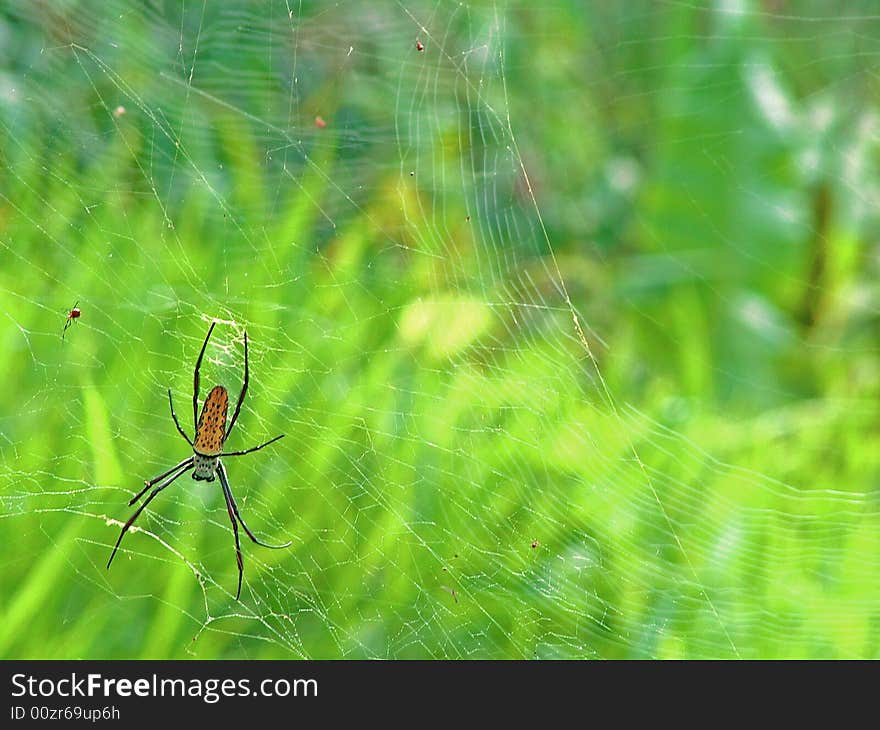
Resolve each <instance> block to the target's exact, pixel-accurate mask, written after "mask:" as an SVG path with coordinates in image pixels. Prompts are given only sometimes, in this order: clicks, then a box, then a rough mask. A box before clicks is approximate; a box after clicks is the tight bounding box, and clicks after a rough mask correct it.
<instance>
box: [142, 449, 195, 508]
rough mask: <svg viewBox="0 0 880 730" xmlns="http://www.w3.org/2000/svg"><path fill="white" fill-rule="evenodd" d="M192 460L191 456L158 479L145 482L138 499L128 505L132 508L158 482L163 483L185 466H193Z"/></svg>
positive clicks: (154, 478)
mask: <svg viewBox="0 0 880 730" xmlns="http://www.w3.org/2000/svg"><path fill="white" fill-rule="evenodd" d="M192 459H193V458H192V457H191V456H189V457H187V458H186V459H184V460H183V461H181V462H180V463H179V464H177V465H175V466H172V467H171V468H170V469H169V470H168V471H166V472H163V473H162V474H160V475H159V476H157V477H153V478H152V479H148V480H146V481H145V482H144V488H143V489H142V490H141V491H140V492H138V493H137V496H136V497H134V498H132V500H131V502H129V503H128V506H129V507H131V505H133V504H134V503H135V502H137V501H138V500H139V499H140V498H141V497H143V496H144V493H145V492H146V491H147V490H148V489H149V488H150V487H152V486H153V485H154V484H155V483H156V482H160V481H162V480H163V479H164V478H165V477H167V476H168V475H169V474H171V473H173V472H175V471H177V470H178V469H182V468H183V467H185V466H190V465H191V464H192Z"/></svg>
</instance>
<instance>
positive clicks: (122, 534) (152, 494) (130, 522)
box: [107, 469, 189, 568]
mask: <svg viewBox="0 0 880 730" xmlns="http://www.w3.org/2000/svg"><path fill="white" fill-rule="evenodd" d="M188 471H189V469H183V470H182V471H179V472H177V473H176V474H172V475H171V476H170V477H168V479H166V480H165V481H164V482H162V483H161V484H160V485H159V486H157V487H156V488H155V489H154V490H153V491H152V492H150V496H149V497H147V498H146V499H145V500H144V503H143V504H142V505H141V506H140V507H138V508H137V509H136V510H135V513H134V514H133V515H132V516H131V517H129V518H128V522H126V523H125V525H124V526H123V528H122V532H120V533H119V539H118V540H117V541H116V545H115V546H114V547H113V552H112V553H110V560H108V561H107V567H108V568H109V567H110V563H112V562H113V558H114V557H116V551H117V550H119V545H120V543H121V542H122V538H123V537H125V533H126V532H128V528H129V527H131V526H132V525H133V524H134V521H135V520H136V519H137V518H138V517H139V516H140V514H141V512H143V511H144V508H145V507H146V506H147V505H148V504H149V503H150V502H152V501H153V497H155V496H156V495H157V494H159V492H161V491H162V490H163V489H165V487H167V486H168V485H170V484H171V483H172V482H173V481H174V480H175V479H177V477H179V476H180V475H181V474H186V472H188Z"/></svg>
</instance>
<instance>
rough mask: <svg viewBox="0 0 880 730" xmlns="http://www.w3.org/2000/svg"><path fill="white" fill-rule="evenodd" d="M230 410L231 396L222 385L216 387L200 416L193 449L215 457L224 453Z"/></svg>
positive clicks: (206, 399)
mask: <svg viewBox="0 0 880 730" xmlns="http://www.w3.org/2000/svg"><path fill="white" fill-rule="evenodd" d="M228 409H229V395H228V393H227V392H226V388H224V387H223V386H222V385H215V386H214V387H213V388H212V389H211V392H210V393H208V397H207V398H205V405H204V406H202V415H200V416H199V425H198V426H196V440H195V442H194V443H193V447H194V448H195V450H196V451H197V452H198V453H199V454H203V455H205V456H214V455H216V454H219V453H220V452H221V451H223V441H224V440H225V439H226V411H227V410H228Z"/></svg>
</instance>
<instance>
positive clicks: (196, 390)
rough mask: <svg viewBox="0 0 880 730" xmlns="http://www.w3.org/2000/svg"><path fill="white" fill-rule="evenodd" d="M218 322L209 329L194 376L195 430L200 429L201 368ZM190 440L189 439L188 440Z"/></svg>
mask: <svg viewBox="0 0 880 730" xmlns="http://www.w3.org/2000/svg"><path fill="white" fill-rule="evenodd" d="M215 324H217V323H216V322H211V327H210V328H209V329H208V336H207V337H205V341H204V343H203V344H202V351H201V352H200V353H199V359H198V360H196V371H195V373H194V374H193V428H196V429H197V428H198V427H199V368H201V367H202V358H203V357H204V356H205V348H206V347H207V346H208V340H210V339H211V333H212V332H213V331H214V325H215ZM187 440H189V439H187Z"/></svg>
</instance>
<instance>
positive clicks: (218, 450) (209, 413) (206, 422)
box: [107, 322, 292, 600]
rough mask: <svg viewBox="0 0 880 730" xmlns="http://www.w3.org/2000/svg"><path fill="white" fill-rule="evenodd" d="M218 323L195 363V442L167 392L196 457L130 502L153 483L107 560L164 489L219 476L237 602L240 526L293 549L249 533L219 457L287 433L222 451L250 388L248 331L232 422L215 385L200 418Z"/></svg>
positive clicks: (221, 391) (223, 394) (225, 396)
mask: <svg viewBox="0 0 880 730" xmlns="http://www.w3.org/2000/svg"><path fill="white" fill-rule="evenodd" d="M215 324H217V323H216V322H212V323H211V327H210V329H209V330H208V335H207V337H205V342H204V343H203V344H202V351H201V352H200V353H199V359H198V360H196V369H195V373H194V375H193V425H194V426H195V429H196V437H195V441H192V440H190V437H189V436H187V435H186V431H184V430H183V428H182V427H181V425H180V422H179V421H178V420H177V415H176V414H175V413H174V402H173V401H172V400H171V390H170V389H169V390H168V403H169V405H170V406H171V417H172V418H173V419H174V425H175V426H176V427H177V430H178V432H179V433H180V435H181V436H183V438H185V439H186V442H187V443H188V444H189V445H190V446H191V447H192V450H193V455H192V456H188V457H187V458H186V459H184V460H183V461H181V462H180V463H179V464H177V465H176V466H174V467H172V468H171V469H169V470H168V471H166V472H165V473H163V474H160V475H159V476H157V477H154V478H153V479H148V480H147V481H145V482H144V485H145V486H144V488H143V489H142V490H141V491H140V492H139V493H138V494H137V495H135V497H134V498H133V499H132V500H131V501H130V502H129V503H128V504H129V505H133V504H134V503H135V502H137V501H138V500H139V499H140V498H141V497H143V496H144V494H145V493H146V491H147V490H148V489H149V488H150V487H153V485H154V484H155V485H156V486H155V487H153V491H152V492H150V495H149V496H148V497H147V498H146V499H145V500H144V503H143V504H142V505H141V506H140V507H138V508H137V510H136V511H135V513H134V514H133V515H132V516H131V517H130V518H129V520H128V522H126V523H125V525H124V526H123V527H122V532H121V533H120V534H119V539H118V540H117V541H116V546H115V547H114V548H113V552H112V553H111V554H110V560H108V561H107V567H108V568H109V567H110V563H112V562H113V558H114V556H115V555H116V551H117V550H118V549H119V545H120V543H121V542H122V538H123V537H124V536H125V533H126V532H128V528H129V527H131V526H132V524H134V521H135V520H136V519H137V518H138V515H140V513H141V512H143V510H144V508H145V507H146V506H147V505H148V504H149V503H150V501H151V500H152V499H153V497H155V496H156V495H157V494H159V492H161V491H162V490H163V489H165V487H167V486H168V485H169V484H171V483H172V482H173V481H174V480H175V479H177V477H179V476H180V475H181V474H185V473H186V472H188V471H189V470H190V469H192V470H193V474H192V478H193V479H195V480H198V481H206V482H213V481H214V478H215V476H219V477H220V485H221V487H222V488H223V497H224V498H225V500H226V510H227V511H228V512H229V519H230V520H231V521H232V532H233V534H234V535H235V558H236V562H237V563H238V590H237V591H236V593H235V598H236V600H237V599H238V597H239V596H240V595H241V577H242V571H243V565H244V564H243V561H242V558H241V544H240V542H239V540H238V525H239V524H241V526H242V527H243V528H244V531H245V532H246V533H247V536H248V537H249V538H250V539H251V540H253V542H255V543H256V544H257V545H262V546H263V547H267V548H273V549H276V550H278V549H281V548H286V547H290V545H291V544H292V543H290V542H287V543H285V544H284V545H268V544H267V543H265V542H260V541H259V540H258V539H257V538H256V537H255V536H254V533H253V532H251V531H250V529H249V528H248V526H247V525H246V524H245V523H244V520H243V519H242V518H241V514H240V513H239V511H238V505H237V504H236V503H235V497H233V496H232V489H231V488H230V486H229V479H228V477H227V475H226V467H225V466H223V462H222V461H221V459H220V457H222V456H243V455H244V454H250V453H251V452H252V451H258V450H259V449H262V448H263V447H264V446H268V445H269V444H272V443H275V442H276V441H277V440H278V439H280V438H283V437H284V434H281V435H280V436H276V437H275V438H273V439H270V440H269V441H266V442H265V443H262V444H260V445H259V446H254V447H252V448H250V449H245V450H244V451H227V452H224V451H223V445H224V444H225V443H226V439H228V438H229V434H230V433H232V427H233V426H235V421H236V420H237V419H238V414H239V413H240V412H241V405H242V403H244V397H245V394H246V393H247V389H248V339H247V332H245V333H244V383H243V384H242V386H241V393H239V396H238V402H237V403H236V404H235V411H233V413H232V420H231V421H230V422H229V426H228V427H227V426H226V414H227V411H228V409H229V394H228V393H227V392H226V388H224V387H223V386H222V385H216V386H214V387H213V388H212V389H211V392H210V393H208V397H207V398H205V403H204V405H203V406H202V415H201V416H198V412H199V370H200V369H201V367H202V358H203V357H204V355H205V348H206V347H207V346H208V340H209V339H211V333H212V332H213V331H214V325H215Z"/></svg>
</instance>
